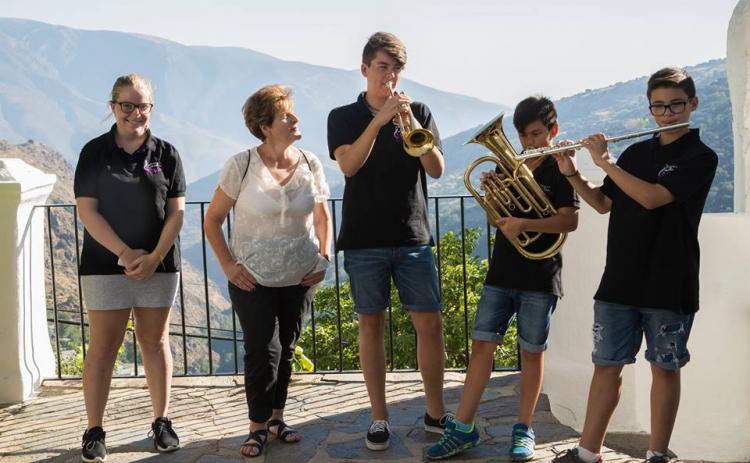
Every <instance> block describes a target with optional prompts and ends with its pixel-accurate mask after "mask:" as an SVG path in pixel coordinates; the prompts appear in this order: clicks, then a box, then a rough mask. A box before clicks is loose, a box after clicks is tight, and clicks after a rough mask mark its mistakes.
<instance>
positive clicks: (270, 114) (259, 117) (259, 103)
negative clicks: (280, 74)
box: [242, 85, 292, 141]
mask: <svg viewBox="0 0 750 463" xmlns="http://www.w3.org/2000/svg"><path fill="white" fill-rule="evenodd" d="M291 102H292V91H291V90H290V89H288V88H286V87H283V86H281V85H266V86H265V87H263V88H261V89H260V90H258V91H257V92H255V93H253V94H252V95H250V97H249V98H248V99H247V100H246V101H245V104H244V105H242V116H243V118H244V119H245V126H246V127H247V128H248V130H250V133H252V134H253V135H255V136H256V137H257V138H258V139H259V140H261V141H266V137H265V135H263V131H262V130H261V129H260V127H261V126H263V125H265V126H270V125H272V124H273V118H274V116H275V115H276V111H277V110H278V109H279V108H282V107H284V105H287V104H291Z"/></svg>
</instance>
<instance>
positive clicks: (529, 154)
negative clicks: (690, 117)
mask: <svg viewBox="0 0 750 463" xmlns="http://www.w3.org/2000/svg"><path fill="white" fill-rule="evenodd" d="M689 126H690V122H681V123H679V124H672V125H665V126H664V127H657V128H655V129H649V130H644V131H642V132H634V133H629V134H626V135H620V136H617V137H611V138H606V139H605V140H604V141H606V142H607V143H617V142H618V141H622V140H630V139H631V138H639V137H645V136H646V135H651V134H653V133H659V132H666V131H667V130H676V129H681V128H683V127H689ZM581 148H583V143H576V144H575V145H567V146H556V147H554V148H536V149H531V150H526V151H524V152H523V153H521V154H517V155H516V160H517V161H525V160H526V159H531V158H538V157H540V156H547V155H548V154H555V153H562V152H563V151H568V150H579V149H581Z"/></svg>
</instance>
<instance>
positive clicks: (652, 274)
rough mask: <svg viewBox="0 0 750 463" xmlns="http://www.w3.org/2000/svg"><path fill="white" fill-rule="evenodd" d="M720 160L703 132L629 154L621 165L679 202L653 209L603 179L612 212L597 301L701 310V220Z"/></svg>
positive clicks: (630, 150)
mask: <svg viewBox="0 0 750 463" xmlns="http://www.w3.org/2000/svg"><path fill="white" fill-rule="evenodd" d="M717 164H718V157H717V156H716V153H714V152H713V150H711V148H709V147H707V146H706V145H704V144H703V142H701V140H700V136H699V134H698V130H697V129H692V130H690V132H689V133H687V134H685V135H684V136H682V137H680V138H679V139H677V140H675V141H674V142H672V143H670V144H668V145H665V146H662V145H661V144H660V143H659V139H658V138H657V137H654V138H652V139H650V140H646V141H643V142H639V143H636V144H634V145H632V146H630V147H628V148H627V149H626V150H625V151H624V152H623V153H622V155H621V156H620V158H619V159H618V160H617V165H618V166H619V167H620V168H622V169H623V170H625V171H626V172H628V173H630V174H632V175H634V176H636V177H638V178H640V179H641V180H645V181H647V182H650V183H658V184H660V185H662V186H664V187H665V188H666V189H668V190H669V191H670V192H671V193H672V195H674V197H675V200H674V202H672V203H669V204H666V205H664V206H662V207H659V208H656V209H653V210H648V209H645V208H644V207H643V206H641V205H640V204H638V203H637V202H636V201H634V200H633V199H631V198H630V197H629V196H627V195H626V194H625V193H624V192H623V191H622V190H621V189H620V188H619V187H618V186H617V185H616V184H615V183H614V182H613V181H612V180H611V179H610V178H609V177H606V178H605V179H604V184H603V185H602V187H601V190H602V192H603V193H604V194H605V195H607V196H608V197H609V198H610V199H611V200H612V209H611V211H610V215H609V230H608V232H607V263H606V266H605V268H604V275H602V280H601V283H600V284H599V290H598V291H597V292H596V295H595V296H594V297H595V299H598V300H602V301H606V302H613V303H617V304H626V305H633V306H636V307H647V308H654V309H667V310H671V311H674V312H678V313H683V314H689V313H694V312H696V311H697V310H698V267H699V262H700V249H699V247H698V224H699V223H700V220H701V214H702V213H703V205H704V204H705V202H706V196H708V191H709V189H710V188H711V183H712V182H713V179H714V174H715V173H716V165H717Z"/></svg>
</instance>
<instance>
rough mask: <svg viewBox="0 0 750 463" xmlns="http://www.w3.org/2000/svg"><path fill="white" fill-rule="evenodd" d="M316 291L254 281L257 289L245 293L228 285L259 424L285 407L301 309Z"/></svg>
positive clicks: (251, 414) (249, 404) (251, 409)
mask: <svg viewBox="0 0 750 463" xmlns="http://www.w3.org/2000/svg"><path fill="white" fill-rule="evenodd" d="M314 293H315V290H314V289H312V290H311V289H310V288H309V287H307V286H302V285H295V286H284V287H281V288H270V287H268V286H262V285H256V287H255V290H254V291H244V290H242V289H240V288H238V287H236V286H235V285H233V284H232V283H231V282H230V283H229V297H230V299H231V300H232V309H233V310H234V312H235V313H236V314H237V317H238V318H239V319H240V324H241V325H242V331H243V332H244V342H245V358H244V359H245V395H246V397H247V407H248V409H249V417H250V419H251V420H252V421H254V422H256V423H264V422H266V421H268V420H269V419H270V418H271V413H272V411H273V409H282V408H284V404H285V403H286V397H287V390H288V389H289V379H290V378H291V376H292V356H293V354H294V348H295V346H296V344H297V339H298V338H299V334H300V329H301V325H302V313H303V312H304V310H305V309H306V308H307V307H309V305H310V304H311V302H312V298H313V295H314Z"/></svg>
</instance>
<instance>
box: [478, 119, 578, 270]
mask: <svg viewBox="0 0 750 463" xmlns="http://www.w3.org/2000/svg"><path fill="white" fill-rule="evenodd" d="M503 116H504V115H503V114H500V115H499V116H498V117H496V118H495V119H493V120H492V121H490V122H489V123H488V124H487V125H485V126H484V127H482V128H481V129H480V130H479V131H478V132H477V133H476V134H475V135H474V136H473V137H472V138H471V139H470V140H469V141H467V142H466V144H469V143H477V144H480V145H482V146H484V147H485V148H487V149H489V150H490V153H488V154H487V155H485V156H482V157H481V158H479V159H477V160H475V161H474V162H472V163H471V164H469V167H468V168H467V169H466V172H465V173H464V184H465V185H466V188H467V189H468V190H469V193H471V195H472V196H474V198H475V199H476V200H477V202H478V203H479V205H480V206H482V209H484V210H485V212H487V215H488V216H489V217H490V219H491V220H492V221H493V222H496V221H497V220H498V219H500V218H501V217H513V216H518V215H519V213H520V214H524V215H526V216H528V215H531V216H534V217H537V218H544V217H550V216H552V215H555V214H556V213H557V211H556V210H555V207H554V206H553V205H552V203H551V202H550V201H549V199H548V198H547V195H546V194H544V191H542V189H541V187H539V184H538V183H537V182H536V180H535V179H534V175H533V174H532V173H531V170H529V168H528V167H527V166H526V165H525V164H524V163H523V161H519V160H517V159H516V158H517V156H518V155H517V154H516V152H515V150H514V149H513V146H512V145H511V144H510V142H509V141H508V138H507V137H506V136H505V132H503ZM485 162H490V163H492V164H494V165H495V166H496V167H497V169H496V170H497V172H498V174H497V175H495V176H492V177H490V178H489V179H487V180H486V181H485V183H484V190H485V193H484V195H483V194H481V193H480V192H479V191H478V190H477V189H476V188H474V186H473V185H472V183H471V174H472V173H473V172H474V169H476V168H477V167H478V166H479V165H480V164H483V163H485ZM514 212H515V213H516V215H514ZM543 235H551V236H553V237H554V241H553V242H552V243H551V244H549V245H548V246H546V247H545V248H543V249H536V247H538V246H539V244H537V245H532V244H533V243H535V242H538V240H539V239H540V238H541V237H542V236H543ZM566 237H567V233H538V232H522V233H521V234H520V235H518V237H517V238H516V239H513V240H510V243H511V244H512V245H513V246H514V247H515V248H516V250H517V251H518V252H519V253H520V254H521V255H522V256H524V257H526V258H527V259H533V260H540V259H546V258H548V257H552V256H554V255H555V254H557V253H558V252H560V248H561V247H562V245H563V243H564V242H565V238H566ZM540 243H541V242H540Z"/></svg>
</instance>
